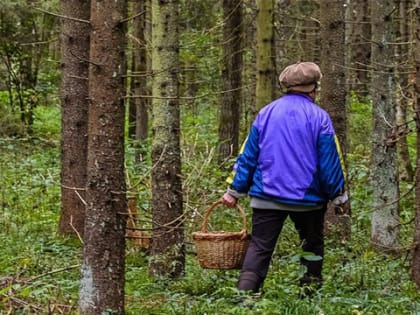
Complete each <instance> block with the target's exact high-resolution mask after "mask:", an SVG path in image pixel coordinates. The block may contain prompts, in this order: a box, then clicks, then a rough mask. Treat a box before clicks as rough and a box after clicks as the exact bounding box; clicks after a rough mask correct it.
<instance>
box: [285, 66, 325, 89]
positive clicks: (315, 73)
mask: <svg viewBox="0 0 420 315" xmlns="http://www.w3.org/2000/svg"><path fill="white" fill-rule="evenodd" d="M321 78H322V73H321V69H320V68H319V66H318V65H317V64H316V63H313V62H298V63H294V64H292V65H289V66H287V67H286V68H285V69H284V70H283V71H282V72H281V73H280V76H279V81H280V84H281V85H283V86H284V87H285V88H286V89H287V91H288V92H300V93H306V94H311V93H315V91H316V89H317V87H318V81H319V80H321Z"/></svg>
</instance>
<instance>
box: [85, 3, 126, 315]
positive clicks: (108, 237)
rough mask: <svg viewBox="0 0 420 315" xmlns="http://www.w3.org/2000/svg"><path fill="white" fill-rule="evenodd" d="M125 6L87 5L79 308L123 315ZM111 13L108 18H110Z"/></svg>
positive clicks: (111, 4)
mask: <svg viewBox="0 0 420 315" xmlns="http://www.w3.org/2000/svg"><path fill="white" fill-rule="evenodd" d="M126 9H127V4H126V2H125V1H123V0H120V1H114V0H101V1H100V0H92V5H91V24H92V33H91V45H90V58H89V61H90V63H91V64H90V69H89V99H90V106H89V125H88V130H89V141H88V179H87V192H86V201H87V212H86V220H85V221H86V222H85V238H84V241H85V244H84V253H83V264H82V279H81V284H80V292H79V307H80V312H81V313H82V314H98V315H99V314H105V313H112V314H124V282H125V281H124V267H125V266H124V258H125V226H126V213H127V206H126V204H127V202H126V187H125V174H124V118H125V110H124V95H125V88H124V77H125V74H126V72H125V70H126V69H125V68H126V66H125V58H124V50H125V47H126V46H125V22H121V21H122V20H123V19H124V18H126ZM110 12H112V14H110Z"/></svg>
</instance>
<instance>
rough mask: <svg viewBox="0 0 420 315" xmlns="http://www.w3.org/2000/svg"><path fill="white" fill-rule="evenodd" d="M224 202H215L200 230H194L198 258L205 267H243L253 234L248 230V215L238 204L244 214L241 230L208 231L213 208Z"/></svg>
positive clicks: (193, 236)
mask: <svg viewBox="0 0 420 315" xmlns="http://www.w3.org/2000/svg"><path fill="white" fill-rule="evenodd" d="M220 204H223V203H222V201H221V200H218V201H216V202H214V203H213V204H212V205H211V206H210V207H209V208H208V209H207V211H206V214H205V216H204V220H203V223H202V225H201V231H200V232H193V233H192V238H193V240H194V243H195V248H196V250H197V259H198V262H199V263H200V266H201V267H202V268H205V269H238V268H241V266H242V263H243V261H244V258H245V253H246V250H247V248H248V245H249V241H250V239H251V236H250V235H249V234H248V233H247V230H246V215H245V211H244V210H243V208H242V207H241V206H240V205H239V204H236V209H238V211H239V212H240V213H241V215H242V230H241V231H240V232H225V231H214V232H208V231H207V223H208V219H209V216H210V213H211V212H212V211H213V209H214V208H215V207H216V206H218V205H220Z"/></svg>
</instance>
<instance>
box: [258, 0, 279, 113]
mask: <svg viewBox="0 0 420 315" xmlns="http://www.w3.org/2000/svg"><path fill="white" fill-rule="evenodd" d="M257 9H258V13H257V78H256V79H257V82H256V84H257V86H256V90H255V94H256V104H257V110H260V109H261V108H262V107H264V106H265V105H267V104H268V103H270V102H271V101H272V100H273V96H274V91H273V79H274V59H273V55H272V53H273V41H274V35H273V13H274V12H273V9H274V1H273V0H257Z"/></svg>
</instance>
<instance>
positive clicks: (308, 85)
mask: <svg viewBox="0 0 420 315" xmlns="http://www.w3.org/2000/svg"><path fill="white" fill-rule="evenodd" d="M321 78H322V74H321V70H320V68H319V66H318V65H317V64H315V63H313V62H299V63H295V64H292V65H289V66H288V67H286V68H285V69H284V70H283V71H282V72H281V74H280V76H279V81H280V84H281V85H282V86H284V87H285V88H286V89H287V92H286V93H285V95H283V96H282V97H280V98H279V99H276V100H274V101H273V102H271V103H270V104H268V105H266V106H265V107H264V108H262V109H261V110H260V111H259V113H258V115H257V117H256V119H255V120H254V122H253V124H252V127H251V129H250V132H249V134H248V137H247V139H246V140H245V143H244V144H243V146H242V148H241V152H240V153H239V155H238V157H237V159H236V162H235V164H234V166H233V170H232V173H231V174H230V176H229V178H228V179H227V182H228V183H229V187H228V189H227V191H226V193H225V194H224V195H223V197H222V199H221V200H222V202H223V204H225V205H226V206H227V207H235V205H236V203H237V200H238V198H241V197H244V196H246V195H249V196H250V197H251V200H250V205H251V208H252V210H253V211H252V231H251V242H250V245H249V248H248V250H247V252H246V255H245V259H244V263H243V266H242V269H241V272H240V276H239V280H238V284H237V287H238V289H239V290H246V291H248V290H251V291H253V292H259V291H260V290H261V289H262V286H263V283H264V280H265V278H266V276H267V272H268V269H269V265H270V262H271V259H272V254H273V251H274V248H275V246H276V243H277V240H278V237H279V235H280V232H281V230H282V227H283V224H284V222H285V220H286V218H287V217H290V219H291V220H292V221H293V223H294V226H295V228H296V230H297V232H298V234H299V237H300V240H301V242H302V249H303V251H305V252H311V253H313V254H314V255H317V256H319V257H320V258H321V259H320V260H315V261H314V260H306V259H305V258H303V257H302V258H301V263H302V264H303V265H304V266H305V267H306V272H305V273H304V275H303V277H302V278H301V279H300V285H301V286H302V287H304V288H314V287H315V288H319V287H320V286H321V285H322V263H323V256H324V235H323V226H324V214H325V212H326V209H327V204H328V202H333V203H334V204H335V205H337V206H339V205H340V204H344V203H345V202H347V200H348V198H347V193H346V191H345V171H344V165H343V159H342V156H341V151H340V148H339V144H338V141H337V137H336V134H335V131H334V128H333V124H332V122H331V118H330V116H329V115H328V113H327V112H326V111H325V110H323V109H322V108H320V107H319V106H318V105H317V104H315V98H316V95H317V89H318V83H319V81H320V80H321ZM343 106H344V105H343Z"/></svg>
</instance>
